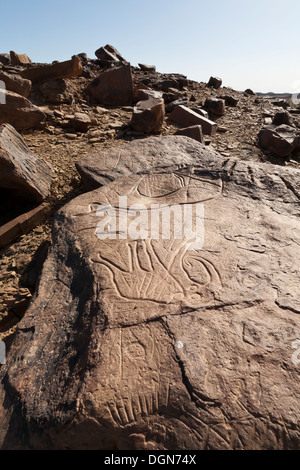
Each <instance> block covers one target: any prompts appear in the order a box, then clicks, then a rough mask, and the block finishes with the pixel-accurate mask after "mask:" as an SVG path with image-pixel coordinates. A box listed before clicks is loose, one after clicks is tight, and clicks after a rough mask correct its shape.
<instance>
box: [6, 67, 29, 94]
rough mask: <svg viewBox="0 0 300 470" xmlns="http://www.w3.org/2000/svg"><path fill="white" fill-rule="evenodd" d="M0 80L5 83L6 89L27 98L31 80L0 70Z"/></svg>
mask: <svg viewBox="0 0 300 470" xmlns="http://www.w3.org/2000/svg"><path fill="white" fill-rule="evenodd" d="M0 81H2V82H4V83H5V87H6V90H8V91H13V92H14V93H17V94H18V95H21V96H25V98H27V96H28V95H29V93H30V90H31V81H30V80H25V78H22V77H20V76H19V75H15V74H9V73H6V72H2V71H0Z"/></svg>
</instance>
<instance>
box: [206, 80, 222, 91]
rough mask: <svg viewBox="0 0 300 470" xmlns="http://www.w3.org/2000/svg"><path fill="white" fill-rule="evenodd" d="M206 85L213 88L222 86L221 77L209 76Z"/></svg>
mask: <svg viewBox="0 0 300 470" xmlns="http://www.w3.org/2000/svg"><path fill="white" fill-rule="evenodd" d="M207 86H208V87H212V88H215V89H216V90H217V89H219V88H221V86H222V79H221V78H218V77H210V79H209V81H208V83H207Z"/></svg>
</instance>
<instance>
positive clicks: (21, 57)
mask: <svg viewBox="0 0 300 470" xmlns="http://www.w3.org/2000/svg"><path fill="white" fill-rule="evenodd" d="M10 63H11V65H27V64H31V60H30V59H29V57H28V55H26V54H17V53H16V52H14V51H10Z"/></svg>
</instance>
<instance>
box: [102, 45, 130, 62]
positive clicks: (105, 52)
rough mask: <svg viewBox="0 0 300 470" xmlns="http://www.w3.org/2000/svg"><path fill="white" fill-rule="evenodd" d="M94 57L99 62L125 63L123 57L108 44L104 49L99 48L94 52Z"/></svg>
mask: <svg viewBox="0 0 300 470" xmlns="http://www.w3.org/2000/svg"><path fill="white" fill-rule="evenodd" d="M95 56H96V57H97V58H98V59H99V60H108V61H113V62H126V61H125V59H124V57H122V56H121V54H120V52H119V51H118V50H117V49H116V48H115V47H114V46H111V45H110V44H106V46H104V47H100V49H97V50H96V52H95Z"/></svg>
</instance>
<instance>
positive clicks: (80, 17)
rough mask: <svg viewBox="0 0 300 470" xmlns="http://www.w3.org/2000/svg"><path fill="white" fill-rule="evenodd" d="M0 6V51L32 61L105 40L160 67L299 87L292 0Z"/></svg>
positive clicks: (49, 1) (298, 35) (297, 17)
mask: <svg viewBox="0 0 300 470" xmlns="http://www.w3.org/2000/svg"><path fill="white" fill-rule="evenodd" d="M0 12H1V24H0V49H1V50H0V52H8V51H10V50H14V51H16V52H19V53H26V54H28V55H29V57H30V58H31V59H32V60H33V61H35V62H51V61H52V60H67V59H69V58H70V57H71V56H72V55H73V54H75V53H79V52H86V53H87V54H88V56H89V57H91V58H95V56H94V52H95V50H96V49H97V48H99V47H100V46H103V45H105V44H107V43H108V44H112V45H114V46H115V47H116V48H117V49H118V50H119V51H120V53H121V54H122V55H123V56H124V57H125V58H126V59H127V60H128V61H130V62H131V64H132V65H137V64H138V62H142V63H148V64H154V65H156V67H157V70H158V71H159V72H178V73H183V74H185V75H187V76H188V78H190V79H192V80H196V81H204V82H205V81H207V80H208V79H209V77H210V75H217V76H220V77H221V78H222V79H223V83H224V85H226V86H230V87H232V88H234V89H237V90H245V89H246V88H252V89H254V90H255V91H274V92H284V91H286V92H296V91H297V92H300V60H299V58H300V54H299V45H300V1H299V0H285V1H284V2H283V1H278V0H260V1H258V0H251V1H248V0H244V1H242V0H240V1H237V0H223V1H221V0H213V1H209V0H206V1H202V0H181V1H179V0H160V1H158V0H152V2H143V1H141V0H139V1H138V0H127V1H126V0H123V1H121V0H105V1H103V0H46V1H45V0H44V1H41V0H27V1H25V0H13V1H12V0H10V1H7V0H1V9H0ZM297 82H298V84H297Z"/></svg>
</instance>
